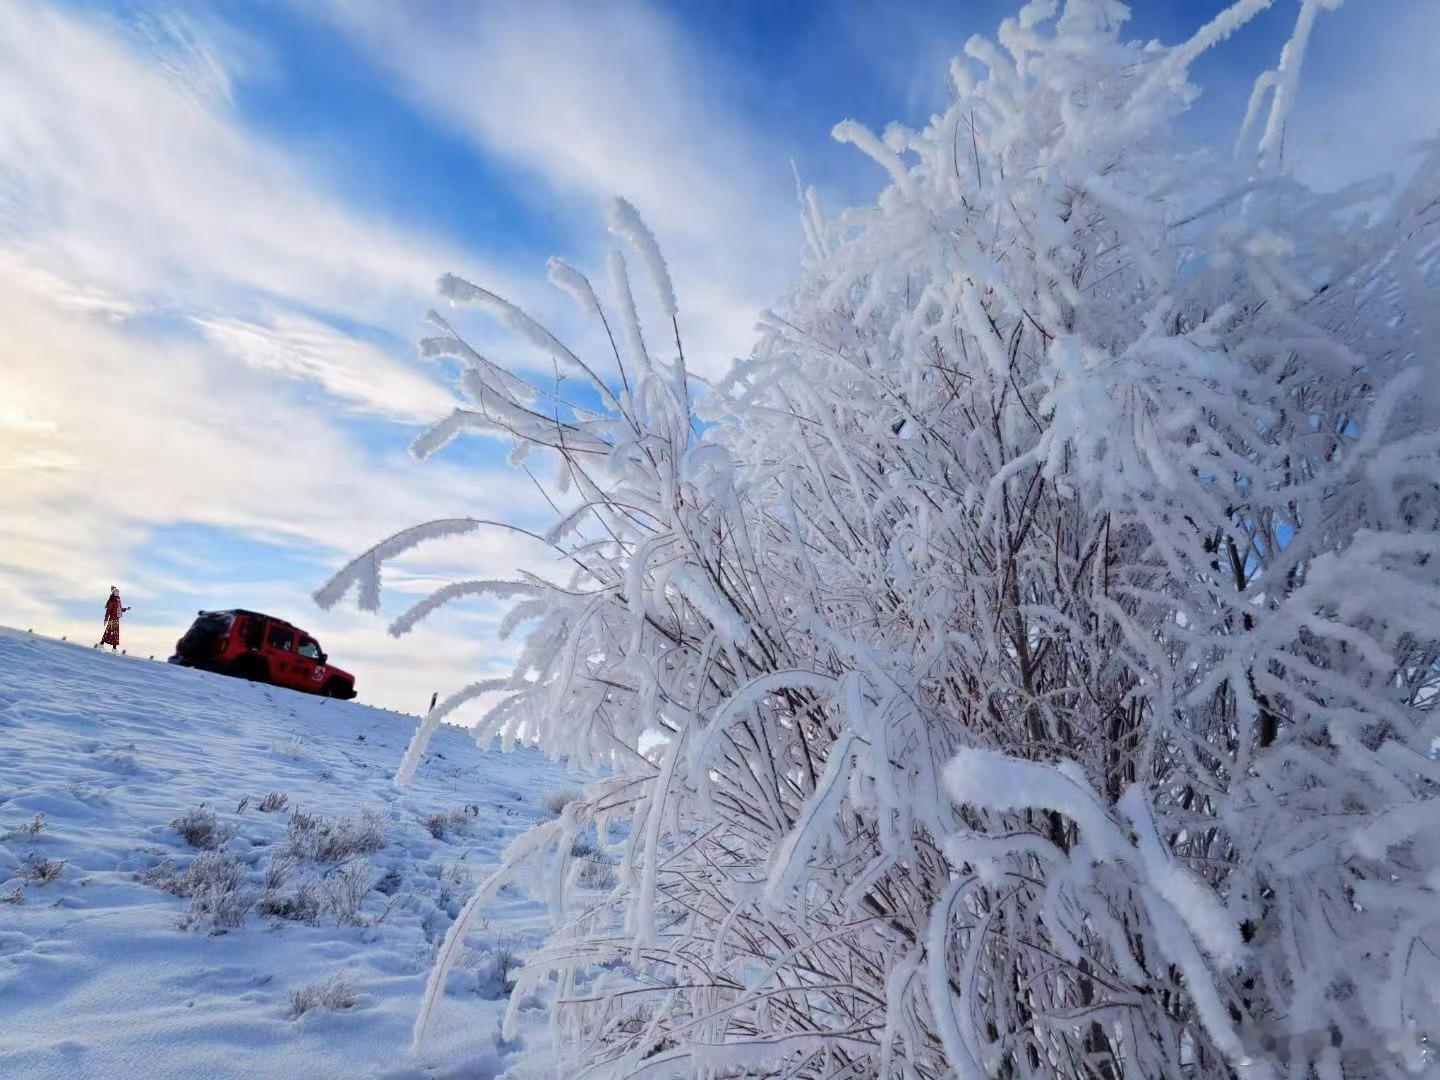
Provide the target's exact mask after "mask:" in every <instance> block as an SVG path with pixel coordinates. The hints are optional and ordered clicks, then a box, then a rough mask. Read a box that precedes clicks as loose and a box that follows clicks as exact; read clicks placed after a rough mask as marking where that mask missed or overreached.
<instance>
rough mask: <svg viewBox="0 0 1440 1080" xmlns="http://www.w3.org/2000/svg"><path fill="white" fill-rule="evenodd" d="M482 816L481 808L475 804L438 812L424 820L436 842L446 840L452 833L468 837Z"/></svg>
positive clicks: (428, 815) (426, 816)
mask: <svg viewBox="0 0 1440 1080" xmlns="http://www.w3.org/2000/svg"><path fill="white" fill-rule="evenodd" d="M479 815H480V808H479V807H478V806H476V805H475V804H474V803H470V804H468V805H466V806H457V807H455V808H454V809H453V810H448V811H447V810H437V811H436V812H434V813H432V814H426V815H425V816H424V818H423V819H422V821H423V823H424V825H425V828H426V829H427V830H429V833H430V835H431V836H433V837H434V838H435V839H436V840H444V839H445V838H446V837H447V836H449V835H450V834H451V833H455V834H458V835H460V836H468V835H469V834H470V830H471V829H472V828H473V827H474V825H475V819H476V818H477V817H479Z"/></svg>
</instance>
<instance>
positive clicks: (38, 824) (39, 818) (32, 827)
mask: <svg viewBox="0 0 1440 1080" xmlns="http://www.w3.org/2000/svg"><path fill="white" fill-rule="evenodd" d="M44 831H45V815H44V814H36V815H35V816H34V817H33V818H31V819H30V820H29V821H27V822H26V823H25V824H24V825H21V826H20V827H19V828H16V829H12V830H10V831H9V832H7V833H5V834H4V835H0V840H13V839H14V838H15V837H17V836H31V837H34V836H39V835H40V834H41V833H42V832H44Z"/></svg>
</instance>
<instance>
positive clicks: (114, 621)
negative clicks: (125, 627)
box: [100, 585, 130, 652]
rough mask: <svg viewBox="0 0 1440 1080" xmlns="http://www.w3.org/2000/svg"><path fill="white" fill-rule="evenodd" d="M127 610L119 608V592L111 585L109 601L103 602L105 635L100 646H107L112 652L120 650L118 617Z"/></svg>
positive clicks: (127, 609) (126, 608)
mask: <svg viewBox="0 0 1440 1080" xmlns="http://www.w3.org/2000/svg"><path fill="white" fill-rule="evenodd" d="M129 610H130V609H129V608H128V607H121V606H120V590H119V589H117V588H116V587H115V586H114V585H111V586H110V599H109V600H106V601H105V633H104V635H103V636H102V637H101V638H100V644H101V645H109V646H110V650H111V651H112V652H113V651H115V650H116V649H118V648H120V616H121V615H123V614H124V613H125V612H127V611H129Z"/></svg>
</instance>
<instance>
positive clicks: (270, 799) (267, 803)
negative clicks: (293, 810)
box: [260, 791, 290, 814]
mask: <svg viewBox="0 0 1440 1080" xmlns="http://www.w3.org/2000/svg"><path fill="white" fill-rule="evenodd" d="M289 801H290V796H289V795H286V794H285V793H284V792H283V791H272V792H270V793H268V794H267V795H266V796H265V797H264V798H263V799H261V800H260V810H261V812H262V813H266V814H274V813H278V812H279V811H281V810H284V809H285V804H286V803H288V802H289Z"/></svg>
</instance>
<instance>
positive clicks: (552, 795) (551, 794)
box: [540, 787, 583, 817]
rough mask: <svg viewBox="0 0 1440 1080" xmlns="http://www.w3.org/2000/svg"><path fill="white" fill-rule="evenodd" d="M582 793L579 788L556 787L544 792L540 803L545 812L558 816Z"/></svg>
mask: <svg viewBox="0 0 1440 1080" xmlns="http://www.w3.org/2000/svg"><path fill="white" fill-rule="evenodd" d="M582 794H583V793H582V792H581V791H580V789H579V788H568V787H567V788H556V789H555V790H554V791H547V792H546V793H545V795H544V796H543V797H542V798H541V799H540V805H541V806H542V807H544V808H545V811H546V812H547V813H550V814H553V815H554V816H556V817H559V816H560V815H561V814H563V813H564V812H565V808H566V807H567V806H569V805H570V804H571V803H572V802H574V801H575V800H576V799H579V798H580V797H581V795H582Z"/></svg>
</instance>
